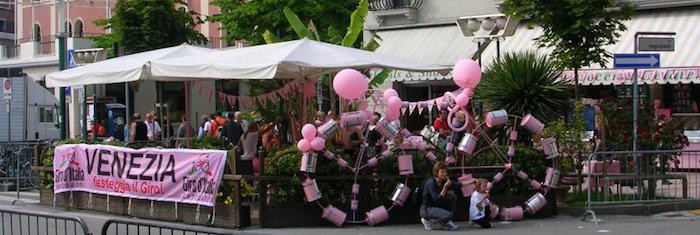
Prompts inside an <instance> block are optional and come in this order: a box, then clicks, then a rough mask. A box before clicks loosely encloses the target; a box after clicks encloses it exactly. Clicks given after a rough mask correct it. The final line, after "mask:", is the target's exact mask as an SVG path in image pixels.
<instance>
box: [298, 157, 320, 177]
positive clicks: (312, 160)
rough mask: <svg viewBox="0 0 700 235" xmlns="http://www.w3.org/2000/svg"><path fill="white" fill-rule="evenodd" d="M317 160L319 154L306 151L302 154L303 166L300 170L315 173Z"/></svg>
mask: <svg viewBox="0 0 700 235" xmlns="http://www.w3.org/2000/svg"><path fill="white" fill-rule="evenodd" d="M317 162H318V154H315V153H304V155H302V156H301V166H300V167H299V170H300V171H303V172H308V173H315V172H316V163H317Z"/></svg>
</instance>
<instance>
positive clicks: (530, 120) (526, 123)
mask: <svg viewBox="0 0 700 235" xmlns="http://www.w3.org/2000/svg"><path fill="white" fill-rule="evenodd" d="M520 125H521V126H523V127H525V129H527V130H528V131H530V132H532V133H533V134H539V133H540V132H542V130H543V129H544V124H542V122H540V120H537V118H535V117H534V116H532V114H528V115H525V117H524V118H523V121H522V122H520Z"/></svg>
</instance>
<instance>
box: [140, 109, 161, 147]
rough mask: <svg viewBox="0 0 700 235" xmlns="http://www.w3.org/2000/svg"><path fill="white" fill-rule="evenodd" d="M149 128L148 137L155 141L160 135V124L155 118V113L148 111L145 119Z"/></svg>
mask: <svg viewBox="0 0 700 235" xmlns="http://www.w3.org/2000/svg"><path fill="white" fill-rule="evenodd" d="M143 122H144V123H145V124H146V128H147V137H148V140H149V141H155V140H157V139H158V137H160V133H161V131H163V130H162V129H161V128H160V125H159V124H158V122H157V121H155V120H153V114H152V113H147V114H146V120H144V121H143Z"/></svg>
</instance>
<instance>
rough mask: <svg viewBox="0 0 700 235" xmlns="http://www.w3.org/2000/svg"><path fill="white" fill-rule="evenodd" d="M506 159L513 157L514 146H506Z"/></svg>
mask: <svg viewBox="0 0 700 235" xmlns="http://www.w3.org/2000/svg"><path fill="white" fill-rule="evenodd" d="M508 157H515V146H514V145H510V146H508Z"/></svg>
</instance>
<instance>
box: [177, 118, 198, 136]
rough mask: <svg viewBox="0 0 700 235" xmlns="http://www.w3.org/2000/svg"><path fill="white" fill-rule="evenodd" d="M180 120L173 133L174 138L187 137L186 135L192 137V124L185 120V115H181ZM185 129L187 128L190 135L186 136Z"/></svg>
mask: <svg viewBox="0 0 700 235" xmlns="http://www.w3.org/2000/svg"><path fill="white" fill-rule="evenodd" d="M181 121H182V122H180V125H178V126H177V133H175V137H176V138H187V137H192V135H194V128H192V125H190V123H189V122H188V121H187V116H186V115H182V119H181ZM187 130H189V132H190V135H189V136H187Z"/></svg>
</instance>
